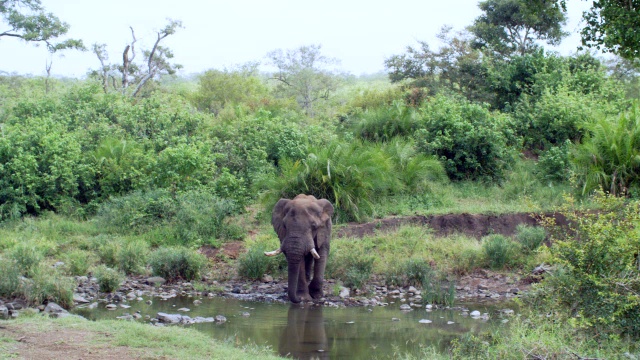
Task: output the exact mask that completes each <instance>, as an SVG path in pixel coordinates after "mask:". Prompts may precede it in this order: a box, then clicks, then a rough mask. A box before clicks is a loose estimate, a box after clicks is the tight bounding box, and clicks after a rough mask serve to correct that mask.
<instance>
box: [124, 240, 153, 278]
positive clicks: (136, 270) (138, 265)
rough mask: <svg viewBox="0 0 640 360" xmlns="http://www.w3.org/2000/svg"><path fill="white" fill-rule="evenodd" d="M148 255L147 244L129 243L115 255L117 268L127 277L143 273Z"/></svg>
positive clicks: (142, 242)
mask: <svg viewBox="0 0 640 360" xmlns="http://www.w3.org/2000/svg"><path fill="white" fill-rule="evenodd" d="M148 255H149V244H148V243H146V242H144V241H142V240H134V241H130V242H128V243H126V244H124V245H122V246H121V247H120V248H119V249H118V251H117V253H116V259H117V264H118V268H119V269H120V270H122V271H123V272H124V273H125V274H127V275H131V274H141V273H144V268H145V265H146V264H147V257H148Z"/></svg>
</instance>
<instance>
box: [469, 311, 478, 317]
mask: <svg viewBox="0 0 640 360" xmlns="http://www.w3.org/2000/svg"><path fill="white" fill-rule="evenodd" d="M469 315H471V316H472V317H479V316H480V311H478V310H473V311H472V312H471V314H469Z"/></svg>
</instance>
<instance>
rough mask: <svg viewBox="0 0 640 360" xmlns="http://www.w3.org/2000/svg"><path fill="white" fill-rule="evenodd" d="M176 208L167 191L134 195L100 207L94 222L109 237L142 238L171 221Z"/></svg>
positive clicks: (143, 192) (114, 199)
mask: <svg viewBox="0 0 640 360" xmlns="http://www.w3.org/2000/svg"><path fill="white" fill-rule="evenodd" d="M177 205H178V204H177V203H176V202H175V201H174V199H173V198H172V196H171V194H170V192H169V191H168V190H165V189H157V190H151V191H136V192H134V193H131V194H129V195H126V196H122V197H114V198H111V199H109V201H107V202H105V203H103V204H102V205H101V206H100V208H99V209H98V213H97V215H96V218H95V219H96V221H97V222H98V226H100V227H102V228H104V229H106V230H108V231H109V232H112V233H116V234H142V233H144V232H146V231H149V230H150V229H152V228H154V227H158V226H161V225H163V224H164V223H165V222H166V221H167V219H171V218H173V216H175V214H176V212H177V211H178V207H177Z"/></svg>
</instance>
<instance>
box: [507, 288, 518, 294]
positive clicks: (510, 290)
mask: <svg viewBox="0 0 640 360" xmlns="http://www.w3.org/2000/svg"><path fill="white" fill-rule="evenodd" d="M509 292H510V293H512V294H517V293H519V292H520V289H518V288H511V289H509Z"/></svg>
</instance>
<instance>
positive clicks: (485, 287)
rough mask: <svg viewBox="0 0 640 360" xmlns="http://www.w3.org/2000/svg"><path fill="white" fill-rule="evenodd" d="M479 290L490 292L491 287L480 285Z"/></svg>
mask: <svg viewBox="0 0 640 360" xmlns="http://www.w3.org/2000/svg"><path fill="white" fill-rule="evenodd" d="M478 290H489V287H488V286H487V285H485V284H478Z"/></svg>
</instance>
